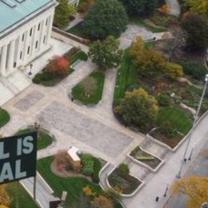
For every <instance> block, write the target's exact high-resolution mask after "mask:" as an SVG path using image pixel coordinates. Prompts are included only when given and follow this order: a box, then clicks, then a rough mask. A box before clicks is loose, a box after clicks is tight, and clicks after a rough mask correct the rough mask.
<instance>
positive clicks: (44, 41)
mask: <svg viewBox="0 0 208 208" xmlns="http://www.w3.org/2000/svg"><path fill="white" fill-rule="evenodd" d="M43 43H44V44H45V43H46V36H45V35H44V38H43Z"/></svg>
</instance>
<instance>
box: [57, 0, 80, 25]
mask: <svg viewBox="0 0 208 208" xmlns="http://www.w3.org/2000/svg"><path fill="white" fill-rule="evenodd" d="M58 3H59V5H58V6H57V7H56V10H55V15H54V25H56V26H57V27H59V28H63V27H65V26H67V24H68V23H69V16H70V15H73V14H74V13H75V11H76V9H75V7H74V6H73V5H72V4H69V1H68V0H58Z"/></svg>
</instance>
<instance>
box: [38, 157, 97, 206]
mask: <svg viewBox="0 0 208 208" xmlns="http://www.w3.org/2000/svg"><path fill="white" fill-rule="evenodd" d="M52 161H53V157H47V158H44V159H41V160H39V161H38V163H37V166H38V171H39V172H40V174H41V175H42V176H43V178H44V179H45V180H46V181H47V182H48V184H49V185H50V186H51V188H52V189H53V190H54V193H55V195H56V196H59V197H60V196H61V193H62V191H67V192H68V195H67V200H66V201H67V204H68V205H69V204H73V203H75V202H76V201H79V200H80V195H81V194H82V189H83V188H84V187H86V186H89V187H91V188H92V189H93V190H94V191H96V192H101V188H100V187H99V186H98V185H96V184H94V183H91V182H90V181H88V180H87V179H85V178H81V177H65V178H63V177H58V176H56V175H54V174H53V173H52V172H51V170H50V165H51V162H52Z"/></svg>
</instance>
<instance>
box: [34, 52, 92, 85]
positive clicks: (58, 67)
mask: <svg viewBox="0 0 208 208" xmlns="http://www.w3.org/2000/svg"><path fill="white" fill-rule="evenodd" d="M58 58H59V59H62V62H61V63H60V61H56V59H52V60H51V61H50V62H49V63H48V65H47V66H46V67H45V68H44V69H43V70H42V71H41V72H39V73H38V74H36V76H35V77H34V78H33V82H34V83H36V84H41V85H44V86H55V85H57V84H58V83H59V82H61V81H62V80H63V79H64V78H66V77H67V76H68V75H69V74H71V73H72V72H73V71H74V69H72V68H71V65H72V64H73V63H75V62H76V61H77V60H83V61H86V60H87V59H88V56H87V54H86V53H84V52H83V51H81V50H80V49H78V48H72V49H71V50H69V51H68V52H67V53H65V54H64V56H61V57H58ZM56 62H57V63H56ZM63 62H68V64H67V65H66V64H65V63H64V64H63ZM53 68H54V69H53ZM63 69H64V70H63ZM60 71H61V72H63V73H59V72H60Z"/></svg>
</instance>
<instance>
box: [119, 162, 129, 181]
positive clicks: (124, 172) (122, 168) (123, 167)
mask: <svg viewBox="0 0 208 208" xmlns="http://www.w3.org/2000/svg"><path fill="white" fill-rule="evenodd" d="M118 174H119V176H121V177H122V178H126V177H127V176H128V175H129V167H128V165H127V164H125V163H121V164H120V165H119V166H118Z"/></svg>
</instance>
